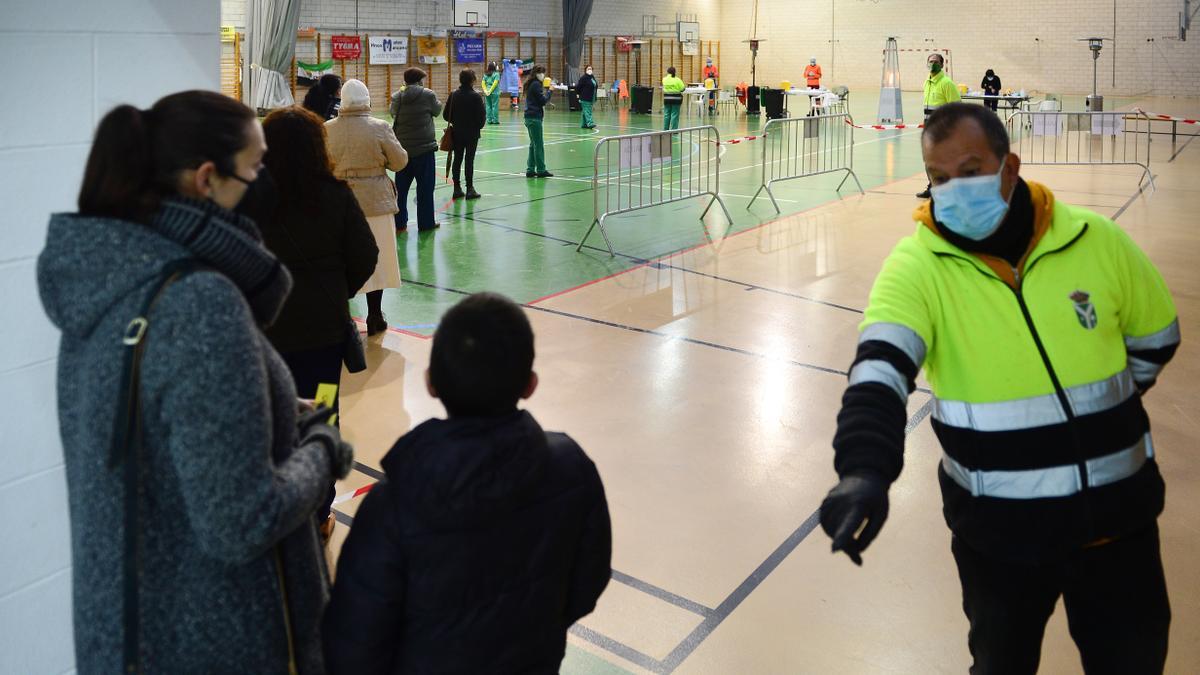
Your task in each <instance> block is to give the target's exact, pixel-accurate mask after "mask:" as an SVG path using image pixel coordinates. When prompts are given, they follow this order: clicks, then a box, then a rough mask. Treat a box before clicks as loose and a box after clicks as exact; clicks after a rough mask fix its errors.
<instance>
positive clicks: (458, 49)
mask: <svg viewBox="0 0 1200 675" xmlns="http://www.w3.org/2000/svg"><path fill="white" fill-rule="evenodd" d="M454 59H455V60H456V61H458V62H459V63H483V39H482V38H467V39H462V40H455V41H454Z"/></svg>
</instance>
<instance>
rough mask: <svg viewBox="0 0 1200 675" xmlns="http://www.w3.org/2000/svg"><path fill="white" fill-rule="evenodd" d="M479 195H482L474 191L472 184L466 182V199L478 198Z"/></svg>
mask: <svg viewBox="0 0 1200 675" xmlns="http://www.w3.org/2000/svg"><path fill="white" fill-rule="evenodd" d="M481 196H483V195H480V194H479V193H478V192H476V191H475V186H474V185H471V184H470V183H467V199H479V198H480V197H481Z"/></svg>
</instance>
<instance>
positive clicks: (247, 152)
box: [38, 91, 352, 674]
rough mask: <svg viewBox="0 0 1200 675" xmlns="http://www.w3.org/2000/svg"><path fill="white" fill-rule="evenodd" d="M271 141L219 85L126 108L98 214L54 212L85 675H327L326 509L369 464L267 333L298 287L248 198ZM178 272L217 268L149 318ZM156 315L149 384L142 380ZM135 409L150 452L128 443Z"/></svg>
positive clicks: (197, 273) (89, 189) (93, 159)
mask: <svg viewBox="0 0 1200 675" xmlns="http://www.w3.org/2000/svg"><path fill="white" fill-rule="evenodd" d="M266 149H267V148H266V144H265V142H264V141H263V132H262V129H261V128H260V126H259V124H258V123H257V121H256V120H255V117H254V113H253V112H252V111H251V110H250V109H249V108H247V107H245V106H244V105H242V104H241V103H238V102H236V101H234V100H232V99H230V98H227V97H225V96H222V95H220V94H216V93H213V92H203V91H189V92H183V93H179V94H173V95H171V96H167V97H165V98H163V99H161V100H160V101H158V102H157V103H156V104H155V105H154V107H153V108H151V109H149V110H138V109H137V108H134V107H133V106H128V105H123V106H119V107H117V108H115V109H113V110H112V111H111V112H109V113H108V114H107V115H106V116H105V117H104V119H103V120H101V122H100V126H99V128H98V129H97V131H96V137H95V142H94V144H93V146H92V150H91V154H90V156H89V157H88V162H87V168H86V170H85V173H84V180H83V187H82V189H81V190H80V194H79V212H78V213H73V214H57V215H55V216H53V217H52V218H51V221H50V227H49V234H48V237H47V242H46V248H45V250H43V251H42V254H41V256H40V257H39V259H38V285H39V289H40V293H41V298H42V304H43V305H44V307H45V309H46V313H47V314H48V315H49V316H50V318H51V320H52V321H53V322H54V324H55V325H56V326H57V327H58V328H59V329H60V330H61V331H62V340H61V343H60V347H59V364H58V366H59V369H58V373H59V375H58V408H59V429H60V433H61V437H62V444H63V454H64V458H65V461H66V471H67V487H68V498H69V506H70V515H71V551H72V563H73V565H72V573H73V575H74V579H73V587H74V613H75V652H76V664H77V667H78V669H79V672H81V673H119V672H125V671H127V670H128V669H129V668H133V669H135V670H136V671H137V672H146V673H168V672H169V673H286V672H289V671H293V672H298V673H305V674H307V673H313V674H316V673H322V672H324V664H323V661H322V657H321V647H320V644H321V640H320V636H319V634H318V626H319V623H318V621H319V619H320V616H321V612H322V611H323V608H324V604H325V602H326V600H327V598H328V572H327V570H326V568H325V563H324V558H323V556H322V553H321V547H320V545H319V543H318V540H317V527H316V520H315V518H314V515H315V511H316V509H317V507H318V505H319V504H320V503H321V502H322V499H323V498H324V496H325V491H326V490H327V489H328V486H329V482H330V480H332V478H333V477H336V476H344V475H345V474H346V473H347V471H348V470H349V467H350V464H351V463H352V451H351V449H350V447H349V446H348V445H346V444H345V443H343V442H342V441H341V438H340V436H339V434H338V432H337V430H336V429H334V428H333V427H331V426H329V425H327V424H325V423H324V422H325V419H324V418H323V417H322V416H321V415H320V414H317V413H312V412H305V413H301V406H300V405H299V404H298V402H297V399H296V391H295V388H294V386H293V384H292V379H291V376H290V375H289V374H288V369H287V366H286V365H284V363H283V361H282V360H281V359H280V357H279V355H278V354H276V353H275V350H274V349H272V348H271V345H270V343H269V342H268V341H267V340H266V338H265V337H264V336H263V333H262V328H263V327H264V326H266V325H269V324H270V323H271V322H272V321H273V320H274V319H275V317H276V316H277V314H278V313H279V310H280V307H281V306H282V304H283V300H284V298H285V297H286V296H287V294H288V291H289V289H290V287H291V278H290V276H289V275H288V273H287V271H286V269H285V268H284V267H283V266H282V265H281V264H280V262H279V260H278V259H276V258H275V256H273V255H272V254H271V253H270V252H268V251H267V249H266V248H265V247H264V246H263V245H262V240H261V237H260V236H259V231H258V229H257V228H256V226H255V225H254V223H253V222H252V221H251V220H249V219H248V218H245V217H243V216H240V215H238V213H236V211H235V207H237V206H238V205H239V204H241V205H245V204H248V203H250V202H253V201H255V200H256V199H258V198H259V197H261V195H262V189H261V188H262V185H263V183H261V181H259V179H258V174H259V170H260V168H261V166H262V157H263V154H264V153H265V152H266ZM179 262H184V263H187V264H188V265H190V266H195V267H197V269H193V270H191V271H189V272H187V273H186V274H184V275H183V276H182V277H180V278H178V279H177V280H175V281H174V282H173V283H171V284H169V285H166V286H165V287H164V288H163V291H162V292H161V295H159V297H158V299H157V301H156V302H155V303H154V304H153V305H152V306H151V307H150V309H149V311H147V312H145V314H141V313H142V312H143V307H144V306H145V304H146V301H147V299H148V298H150V297H152V296H153V295H154V293H155V290H156V289H158V288H160V287H161V286H162V284H163V279H164V270H165V269H167V268H168V266H170V265H173V264H176V263H179ZM138 316H144V317H145V318H146V319H147V321H148V324H142V327H143V329H144V332H142V333H141V338H140V339H141V345H142V346H141V349H142V350H143V355H142V357H141V366H140V372H138V371H136V370H135V371H132V372H133V375H132V376H130V377H129V379H128V380H125V379H124V377H125V376H124V373H125V372H126V370H125V369H126V363H127V362H126V361H125V358H126V355H125V350H126V347H125V346H123V343H122V338H123V337H126V338H129V337H130V336H131V328H132V329H134V330H133V331H132V335H134V336H136V335H137V330H136V328H137V326H138V323H136V322H134V323H131V320H133V319H134V318H135V317H138ZM125 344H126V345H127V344H129V343H128V342H126V343H125ZM127 385H128V386H127ZM131 391H138V392H139V395H140V402H137V403H134V404H126V403H125V401H126V400H127V395H128V392H131ZM134 400H135V401H136V400H137V399H134ZM133 415H136V417H133V419H135V420H137V423H135V424H132V425H131V428H132V429H134V433H133V435H132V438H133V439H134V440H133V441H132V442H130V443H122V442H117V441H115V440H114V439H115V438H118V437H119V434H118V433H116V432H114V429H117V430H122V429H125V428H126V422H127V420H128V419H130V418H131V416H133ZM127 469H129V470H130V471H131V475H130V476H129V477H131V478H133V480H132V481H130V482H129V483H127V482H126V478H127V476H126V470H127ZM127 485H136V488H137V489H136V491H131V492H129V493H127V492H126V486H127ZM129 497H132V498H133V499H134V501H133V508H129V506H128V504H127V502H126V499H127V498H129ZM131 518H136V522H137V527H136V530H135V531H136V538H131V539H130V540H127V539H126V537H125V534H126V532H125V530H126V524H127V523H129V522H130V519H131ZM131 542H136V543H134V544H133V546H134V549H133V550H134V551H135V553H134V554H133V555H129V554H128V549H127V546H130V545H131ZM130 571H135V573H134V574H129V572H130ZM127 580H133V582H134V583H133V585H132V586H129V587H127V586H126V585H125V583H126V581H127ZM133 608H136V610H137V612H136V613H133V612H131V611H129V610H131V609H133ZM131 627H132V628H131Z"/></svg>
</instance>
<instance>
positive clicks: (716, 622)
mask: <svg viewBox="0 0 1200 675" xmlns="http://www.w3.org/2000/svg"><path fill="white" fill-rule="evenodd" d="M932 409H933V397H932V396H931V397H930V399H929V400H928V401H926V402H925V404H924V405H922V406H921V408H920V409H919V410H917V412H916V413H915V414H914V415H913V416H912V417H911V418H910V419H909V420H908V422H907V423H906V424H905V427H904V434H905V436H907V435H908V434H909V433H911V432H912V431H913V430H914V429H916V428H917V427H918V426H920V424H921V422H922V421H924V419H925V418H926V417H927V416H928V415H929V412H930V411H931V410H932ZM820 522H821V509H820V507H818V508H817V509H816V510H815V511H813V513H812V515H810V516H809V517H808V518H806V519H805V520H804V522H803V523H801V524H800V526H799V527H797V528H796V529H795V530H794V531H793V532H792V533H791V534H790V535H788V537H787V538H786V539H784V540H783V543H782V544H780V545H779V546H777V547H776V548H775V550H774V551H772V552H771V554H770V555H768V556H767V558H766V560H764V561H763V562H762V563H761V564H759V565H758V567H756V568H754V571H753V572H751V573H750V575H749V576H748V577H746V578H745V579H744V580H743V581H742V583H740V584H738V586H737V588H735V589H734V590H733V592H732V593H730V594H729V595H728V596H727V597H726V598H725V599H724V600H723V601H721V604H719V605H717V608H716V609H715V610H714V612H713V614H711V615H709V616H707V617H705V618H704V620H703V621H701V622H700V625H698V626H696V627H695V628H694V629H693V630H692V632H691V633H689V634H688V636H687V637H685V638H684V639H683V640H682V641H681V642H680V643H679V644H678V645H676V647H675V648H674V649H673V650H671V652H670V653H669V654H667V657H666V658H664V659H663V660H662V661H659V662H657V663H654V664H652V665H647V664H646V663H644V662H643V661H637V660H633V659H628V657H627V656H626V655H625V652H626V650H628V651H632V652H635V653H636V654H638V655H641V656H645V655H644V654H642V653H641V652H638V651H637V650H636V649H633V648H632V647H628V646H627V645H623V644H621V643H620V642H617V641H616V640H613V639H612V638H609V637H608V636H606V635H603V634H601V633H597V632H596V631H593V630H591V629H586V627H585V630H584V631H578V632H577V631H574V630H572V631H571V632H572V633H573V634H575V635H576V636H577V637H580V638H582V639H584V640H587V641H588V642H591V643H592V644H594V645H596V646H597V647H600V648H601V649H605V650H607V651H609V652H611V653H613V654H616V655H617V656H620V657H621V658H625V659H627V660H629V661H630V662H631V663H636V664H637V665H639V666H642V667H643V668H648V669H649V670H652V671H654V672H656V673H664V674H665V673H672V672H674V671H675V669H677V668H678V667H679V666H680V665H682V664H683V662H684V661H685V660H687V658H688V657H689V656H691V655H692V653H693V652H695V651H696V649H697V648H698V647H700V645H701V644H703V643H704V641H705V640H707V639H708V637H709V636H710V635H712V633H713V631H715V630H716V629H717V628H718V627H720V625H721V624H722V623H724V621H725V619H727V618H729V617H730V616H731V615H732V614H733V612H734V611H735V610H736V609H737V608H738V606H740V605H741V604H742V602H744V601H745V600H746V598H748V597H750V595H751V594H752V593H753V592H754V591H755V590H757V589H758V587H759V586H761V585H762V582H764V581H766V579H767V578H768V577H769V576H770V575H771V573H773V572H774V571H775V570H776V569H778V568H779V566H780V565H781V564H783V561H784V560H786V559H787V557H788V556H789V555H791V554H792V552H793V551H795V550H796V548H798V547H799V546H800V544H801V543H803V542H804V540H805V539H807V538H808V535H810V534H812V533H813V531H815V530H816V529H817V525H819V524H820ZM576 625H579V624H576ZM621 648H624V649H621Z"/></svg>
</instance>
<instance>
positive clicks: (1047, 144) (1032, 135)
mask: <svg viewBox="0 0 1200 675" xmlns="http://www.w3.org/2000/svg"><path fill="white" fill-rule="evenodd" d="M1150 121H1151V120H1150V118H1149V117H1147V115H1146V114H1145V113H1143V112H1061V111H1046V112H1041V111H1025V110H1022V111H1020V112H1017V113H1016V114H1015V115H1013V116H1012V117H1011V118H1009V120H1008V122H1007V125H1008V138H1009V143H1010V145H1011V147H1012V151H1013V152H1014V153H1016V154H1017V155H1019V156H1020V157H1021V163H1022V164H1059V165H1076V166H1122V165H1124V166H1137V167H1141V169H1142V177H1141V179H1140V180H1138V186H1139V187H1141V185H1142V183H1144V182H1147V181H1149V183H1150V187H1151V188H1154V187H1155V186H1154V176H1153V175H1152V174H1151V173H1150V142H1151V141H1150Z"/></svg>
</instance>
